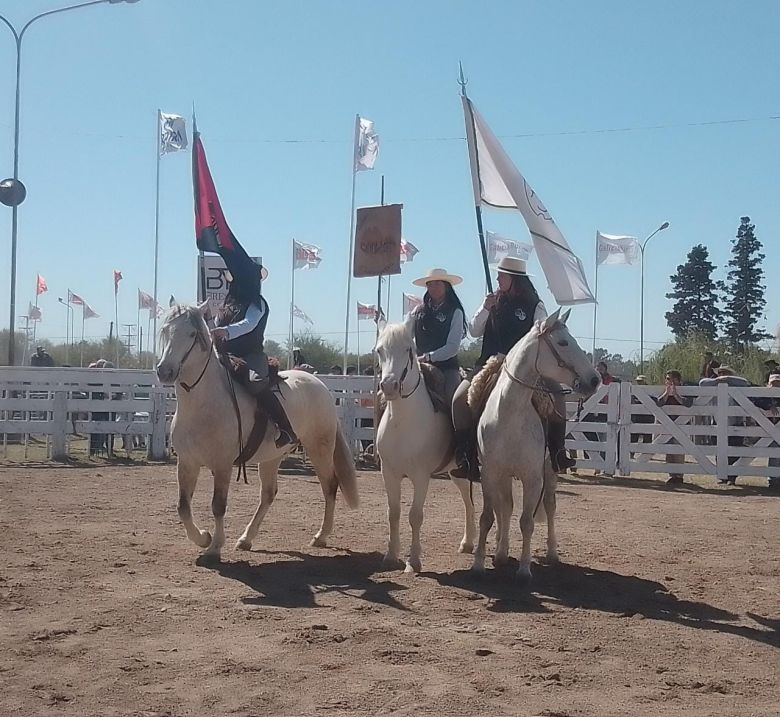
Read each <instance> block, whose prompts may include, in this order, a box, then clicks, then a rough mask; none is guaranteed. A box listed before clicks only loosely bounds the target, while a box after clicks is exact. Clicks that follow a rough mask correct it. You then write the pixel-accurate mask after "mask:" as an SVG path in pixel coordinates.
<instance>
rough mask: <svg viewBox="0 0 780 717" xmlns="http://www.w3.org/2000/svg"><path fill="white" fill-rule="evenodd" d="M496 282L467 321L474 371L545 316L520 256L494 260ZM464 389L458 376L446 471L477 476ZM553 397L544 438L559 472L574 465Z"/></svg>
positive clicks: (561, 406)
mask: <svg viewBox="0 0 780 717" xmlns="http://www.w3.org/2000/svg"><path fill="white" fill-rule="evenodd" d="M497 281H498V290H497V291H496V292H495V293H493V294H488V295H487V296H486V297H485V299H484V301H483V302H482V305H481V306H480V308H479V310H478V311H477V313H476V314H475V315H474V317H473V318H472V320H471V322H470V323H469V333H470V334H471V335H472V336H474V337H475V338H477V337H479V336H482V353H481V355H480V357H479V360H478V361H477V364H476V366H475V367H474V374H475V375H476V373H477V372H478V371H479V370H480V369H481V368H482V367H483V366H484V365H485V362H486V361H487V360H488V359H489V358H490V357H491V356H495V355H496V354H504V355H506V354H508V353H509V351H510V350H511V349H512V347H513V346H514V345H515V344H516V343H517V342H518V341H520V339H522V338H523V337H524V336H525V335H526V334H527V333H528V332H529V331H530V330H531V328H532V327H533V326H534V324H535V323H536V322H537V321H543V320H544V319H546V318H547V310H546V309H545V307H544V304H543V303H542V301H541V299H540V298H539V294H538V293H537V292H536V289H535V288H534V285H533V283H532V282H531V279H530V278H529V275H528V273H527V271H526V262H525V261H523V260H522V259H517V258H514V257H506V258H504V259H502V260H501V261H500V262H499V264H498V279H497ZM468 389H469V381H467V380H464V381H463V382H462V383H461V385H460V386H459V387H458V389H457V391H456V392H455V396H454V398H453V401H452V419H453V423H454V425H455V437H456V446H457V448H456V454H455V459H456V461H457V463H458V467H457V468H456V469H455V470H454V471H453V472H452V475H454V476H455V477H458V478H460V477H462V478H469V480H479V467H478V465H477V456H476V445H475V444H476V440H475V439H476V436H475V435H474V431H475V418H476V417H475V416H473V414H472V412H471V409H470V407H469V405H468ZM553 400H554V403H555V413H556V416H555V417H554V418H550V419H549V422H548V436H547V441H548V445H549V448H550V456H551V459H552V464H553V468H554V469H555V470H563V471H565V470H566V469H567V468H570V467H572V466H573V465H574V461H572V460H571V459H570V458H569V457H568V456H567V455H566V451H565V450H564V439H565V437H566V413H565V403H564V402H563V399H562V396H561V395H560V394H555V398H554V399H553ZM560 417H562V418H560Z"/></svg>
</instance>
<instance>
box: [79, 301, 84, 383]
mask: <svg viewBox="0 0 780 717" xmlns="http://www.w3.org/2000/svg"><path fill="white" fill-rule="evenodd" d="M85 312H86V309H85V308H84V304H82V305H81V343H80V344H79V366H80V367H81V368H84V314H85Z"/></svg>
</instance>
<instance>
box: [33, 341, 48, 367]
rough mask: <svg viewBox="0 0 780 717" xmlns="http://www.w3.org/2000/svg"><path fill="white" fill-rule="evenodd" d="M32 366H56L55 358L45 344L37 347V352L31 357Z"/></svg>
mask: <svg viewBox="0 0 780 717" xmlns="http://www.w3.org/2000/svg"><path fill="white" fill-rule="evenodd" d="M30 366H46V367H49V368H51V367H53V366H54V359H53V358H52V357H51V356H50V355H49V352H48V351H46V349H45V348H43V346H38V347H37V348H36V349H35V353H34V354H33V355H32V356H31V357H30Z"/></svg>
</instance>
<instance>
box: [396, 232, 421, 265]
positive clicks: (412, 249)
mask: <svg viewBox="0 0 780 717" xmlns="http://www.w3.org/2000/svg"><path fill="white" fill-rule="evenodd" d="M419 251H420V250H419V249H418V248H417V247H416V246H415V245H414V244H412V242H410V241H406V239H404V238H403V237H401V263H402V264H405V263H406V262H408V261H412V260H413V259H414V257H415V255H416V254H417V252H419Z"/></svg>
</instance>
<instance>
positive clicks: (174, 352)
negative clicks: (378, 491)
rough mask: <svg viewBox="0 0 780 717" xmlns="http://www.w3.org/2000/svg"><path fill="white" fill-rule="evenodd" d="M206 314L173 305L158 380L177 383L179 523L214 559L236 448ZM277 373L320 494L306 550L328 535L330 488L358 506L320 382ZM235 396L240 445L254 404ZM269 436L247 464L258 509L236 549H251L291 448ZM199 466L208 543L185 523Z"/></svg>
mask: <svg viewBox="0 0 780 717" xmlns="http://www.w3.org/2000/svg"><path fill="white" fill-rule="evenodd" d="M206 310H207V309H206V304H201V305H200V306H198V307H193V306H176V307H174V308H173V309H172V310H171V312H170V313H169V314H168V316H167V318H166V319H165V323H164V324H163V327H162V335H163V339H164V341H165V350H164V351H163V354H162V357H161V358H160V362H159V363H158V364H157V376H158V378H159V379H160V380H161V381H162V382H163V383H175V385H176V414H175V415H174V417H173V426H172V433H171V442H172V444H173V447H174V449H175V451H176V456H177V459H178V463H177V466H176V473H177V478H178V482H179V504H178V513H179V518H180V519H181V521H182V523H183V524H184V529H185V530H186V531H187V537H188V538H189V539H190V540H192V541H193V542H194V543H195V544H196V545H198V546H199V547H201V548H204V549H205V552H206V554H207V555H209V556H213V557H219V555H220V551H221V550H222V546H223V545H224V542H225V530H224V518H225V510H226V507H227V496H228V488H229V486H230V480H231V475H232V472H233V462H234V461H235V460H236V458H237V457H238V455H239V450H240V449H239V438H238V422H237V418H236V411H235V408H234V406H233V400H232V398H231V390H230V385H229V381H228V376H227V375H226V371H225V369H224V368H223V366H222V365H221V364H220V362H219V359H218V356H217V353H216V349H215V347H214V345H213V343H212V341H211V337H210V336H209V331H208V327H207V326H206V322H205V320H204V312H205V311H206ZM280 375H281V376H282V377H283V378H284V379H285V380H284V381H283V382H282V384H281V386H280V392H281V397H280V398H281V402H282V404H283V406H284V408H285V411H287V416H288V418H289V419H290V423H291V424H292V426H293V428H294V429H295V432H296V433H297V434H298V437H299V438H300V440H301V443H302V444H303V447H304V448H305V449H306V453H307V455H308V457H309V459H310V460H311V463H312V465H313V466H314V470H315V471H316V472H317V477H318V478H319V480H320V484H321V486H322V493H323V495H324V496H325V515H324V517H323V520H322V526H321V527H320V530H319V531H318V532H317V534H316V535H315V536H314V539H313V540H312V541H311V544H312V545H316V546H324V545H326V543H327V538H328V536H329V535H330V533H331V531H332V530H333V513H334V510H335V505H336V490H337V488H341V492H342V494H343V495H344V498H345V500H346V502H347V505H348V506H349V507H351V508H354V507H356V506H357V504H358V493H357V482H356V478H355V466H354V463H353V460H352V455H351V453H350V450H349V446H348V445H347V443H346V441H345V439H344V434H343V433H342V430H341V426H340V424H339V421H338V418H337V416H336V407H335V402H334V400H333V396H331V393H330V391H329V390H328V389H327V387H326V386H325V384H323V383H322V381H320V380H319V379H318V378H317V377H316V376H312V375H311V374H309V373H306V372H305V371H282V372H281V373H280ZM235 391H236V399H237V402H238V406H239V409H240V413H241V425H242V433H243V437H244V440H246V438H247V437H248V436H249V434H250V432H251V430H252V426H253V424H254V414H255V405H256V401H255V399H254V398H253V397H252V396H250V395H249V393H248V392H247V391H245V390H244V389H243V388H242V387H241V386H239V385H236V386H235ZM276 433H277V432H276V430H275V429H274V425H273V423H271V422H270V421H269V424H268V429H267V430H266V434H265V437H264V438H263V441H262V443H261V444H260V446H259V447H258V449H257V451H256V453H255V454H254V455H253V456H252V457H251V458H250V459H249V460H247V463H257V464H259V465H258V470H259V474H260V481H261V492H260V504H259V505H258V507H257V510H256V511H255V514H254V516H253V517H252V520H251V521H250V523H249V525H247V526H246V528H245V529H244V532H243V533H242V535H241V537H240V538H239V539H238V542H237V543H236V546H235V547H236V549H238V550H249V549H250V548H251V547H252V540H253V539H254V538H255V536H256V535H257V531H258V528H259V527H260V523H261V522H262V520H263V518H264V517H265V514H266V513H267V512H268V509H269V508H270V507H271V503H273V501H274V498H275V497H276V492H277V484H276V479H277V474H278V470H279V464H280V463H281V462H282V459H283V458H284V456H285V455H286V454H287V453H289V452H290V450H292V446H289V445H288V446H284V447H283V448H277V447H276V445H275V443H274V440H275V436H276ZM203 466H205V467H206V468H208V469H209V470H211V473H212V474H213V476H214V495H213V499H212V502H211V511H212V513H213V514H214V536H213V538H212V536H211V534H210V533H209V532H208V531H206V530H201V529H200V528H198V526H197V525H196V524H195V522H194V521H193V519H192V508H191V502H192V495H193V493H194V492H195V486H196V484H197V481H198V474H199V473H200V469H201V467H203Z"/></svg>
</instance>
